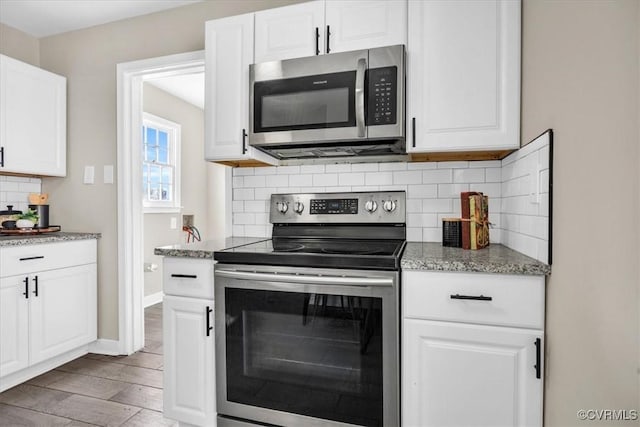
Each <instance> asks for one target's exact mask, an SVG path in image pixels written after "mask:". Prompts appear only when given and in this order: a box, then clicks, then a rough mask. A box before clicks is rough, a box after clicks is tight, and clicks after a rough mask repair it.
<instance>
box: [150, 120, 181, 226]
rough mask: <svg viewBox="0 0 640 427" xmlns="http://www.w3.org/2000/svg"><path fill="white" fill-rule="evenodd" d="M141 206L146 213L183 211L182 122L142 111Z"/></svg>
mask: <svg viewBox="0 0 640 427" xmlns="http://www.w3.org/2000/svg"><path fill="white" fill-rule="evenodd" d="M142 119H143V120H142V121H143V125H142V194H143V199H142V206H143V207H144V211H145V212H157V213H161V212H179V211H180V125H179V124H177V123H173V122H170V121H169V120H165V119H163V118H161V117H158V116H154V115H153V114H149V113H143V118H142Z"/></svg>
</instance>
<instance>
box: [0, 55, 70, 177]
mask: <svg viewBox="0 0 640 427" xmlns="http://www.w3.org/2000/svg"><path fill="white" fill-rule="evenodd" d="M66 90H67V80H66V79H65V78H64V77H62V76H58V75H56V74H53V73H50V72H48V71H45V70H43V69H40V68H38V67H34V66H32V65H29V64H25V63H24V62H20V61H17V60H15V59H13V58H9V57H7V56H4V55H0V147H2V150H3V157H4V166H0V171H1V172H13V173H24V174H35V175H50V176H65V175H66V145H67V133H66V132H67V128H66V126H67V119H66V114H67V110H66V108H67V107H66V96H67V94H66ZM0 164H1V163H0Z"/></svg>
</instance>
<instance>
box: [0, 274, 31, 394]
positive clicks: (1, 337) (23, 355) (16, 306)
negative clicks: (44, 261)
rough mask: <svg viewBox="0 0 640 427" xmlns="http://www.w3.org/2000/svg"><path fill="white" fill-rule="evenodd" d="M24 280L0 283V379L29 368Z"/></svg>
mask: <svg viewBox="0 0 640 427" xmlns="http://www.w3.org/2000/svg"><path fill="white" fill-rule="evenodd" d="M24 279H25V276H11V277H5V278H3V279H0V378H1V377H3V376H5V375H8V374H10V373H12V372H16V371H19V370H20V369H22V368H26V367H27V366H28V364H29V300H28V299H27V298H25V295H24V292H25V290H26V287H25V283H24ZM3 388H4V387H2V380H0V390H2V389H3Z"/></svg>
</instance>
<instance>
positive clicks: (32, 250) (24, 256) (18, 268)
mask: <svg viewBox="0 0 640 427" xmlns="http://www.w3.org/2000/svg"><path fill="white" fill-rule="evenodd" d="M96 256H97V254H96V240H95V239H88V240H74V241H67V242H55V243H45V244H40V245H24V246H11V247H3V248H0V265H1V266H2V268H1V269H0V276H1V277H7V276H15V275H18V274H27V273H33V272H36V271H46V270H54V269H57V268H65V267H72V266H75V265H84V264H92V263H95V262H96Z"/></svg>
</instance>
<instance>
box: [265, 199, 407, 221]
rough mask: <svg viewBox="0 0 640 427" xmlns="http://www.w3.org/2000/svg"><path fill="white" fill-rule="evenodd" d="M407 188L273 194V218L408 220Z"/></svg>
mask: <svg viewBox="0 0 640 427" xmlns="http://www.w3.org/2000/svg"><path fill="white" fill-rule="evenodd" d="M405 201H406V193H405V192H404V191H373V192H362V193H360V192H358V193H320V194H272V195H271V208H270V221H271V223H272V224H288V223H308V224H312V223H361V224H366V223H376V222H382V223H394V224H404V223H406V210H405Z"/></svg>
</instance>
